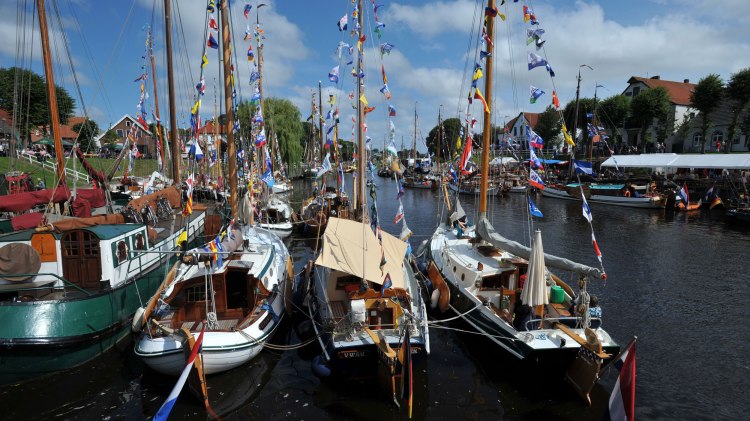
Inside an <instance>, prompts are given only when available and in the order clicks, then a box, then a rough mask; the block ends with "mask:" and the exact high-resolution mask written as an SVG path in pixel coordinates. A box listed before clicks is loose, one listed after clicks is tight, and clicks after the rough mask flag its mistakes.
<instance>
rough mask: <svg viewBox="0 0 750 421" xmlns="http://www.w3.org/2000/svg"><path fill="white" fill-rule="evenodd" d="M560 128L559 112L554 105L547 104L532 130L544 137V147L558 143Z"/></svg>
mask: <svg viewBox="0 0 750 421" xmlns="http://www.w3.org/2000/svg"><path fill="white" fill-rule="evenodd" d="M561 130H562V122H561V121H560V113H559V112H558V111H557V109H556V108H555V107H553V106H551V105H548V106H547V109H545V110H544V112H543V113H541V114H540V115H539V119H538V120H537V123H536V127H534V132H536V134H538V135H539V136H540V137H541V138H542V139H544V144H545V146H546V147H551V146H557V144H558V143H559V141H560V139H559V135H560V132H561Z"/></svg>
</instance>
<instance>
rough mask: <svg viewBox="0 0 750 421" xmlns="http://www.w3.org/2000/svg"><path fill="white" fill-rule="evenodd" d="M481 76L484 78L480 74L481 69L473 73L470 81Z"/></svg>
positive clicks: (482, 74)
mask: <svg viewBox="0 0 750 421" xmlns="http://www.w3.org/2000/svg"><path fill="white" fill-rule="evenodd" d="M482 76H484V73H482V69H477V71H476V72H474V77H473V78H471V80H477V79H479V78H480V77H482Z"/></svg>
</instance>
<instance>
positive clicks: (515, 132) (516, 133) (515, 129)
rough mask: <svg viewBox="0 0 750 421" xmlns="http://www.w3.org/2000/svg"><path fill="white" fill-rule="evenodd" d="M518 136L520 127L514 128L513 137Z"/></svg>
mask: <svg viewBox="0 0 750 421" xmlns="http://www.w3.org/2000/svg"><path fill="white" fill-rule="evenodd" d="M516 136H518V127H514V128H513V137H516Z"/></svg>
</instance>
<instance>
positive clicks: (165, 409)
mask: <svg viewBox="0 0 750 421" xmlns="http://www.w3.org/2000/svg"><path fill="white" fill-rule="evenodd" d="M204 332H205V324H204V328H203V329H202V330H201V333H200V335H198V340H197V341H196V342H195V345H194V346H193V350H192V351H191V352H190V357H189V358H188V361H187V365H186V366H185V369H184V370H182V374H180V378H178V379H177V384H175V385H174V388H172V391H171V392H170V393H169V396H168V397H167V400H166V401H165V402H164V404H163V405H162V406H161V408H159V412H157V413H156V415H154V421H164V420H166V419H167V417H169V412H170V411H172V407H173V406H174V403H175V402H177V397H178V396H180V391H182V388H183V387H184V386H185V382H186V381H187V378H188V375H190V370H191V369H192V368H193V364H194V363H195V358H196V357H197V356H198V353H199V352H200V350H201V347H202V345H203V333H204Z"/></svg>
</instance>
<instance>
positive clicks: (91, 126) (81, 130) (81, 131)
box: [72, 119, 99, 152]
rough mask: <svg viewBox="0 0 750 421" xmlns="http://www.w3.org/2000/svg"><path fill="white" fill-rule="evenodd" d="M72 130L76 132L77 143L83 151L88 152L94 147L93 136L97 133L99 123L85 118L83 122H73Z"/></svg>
mask: <svg viewBox="0 0 750 421" xmlns="http://www.w3.org/2000/svg"><path fill="white" fill-rule="evenodd" d="M72 129H73V131H74V132H76V133H78V144H79V145H80V148H81V150H82V151H84V152H90V151H93V150H94V149H96V143H95V142H94V138H96V136H97V135H98V134H99V125H98V124H96V121H94V120H89V119H86V120H84V121H83V123H77V124H74V125H73V127H72Z"/></svg>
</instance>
